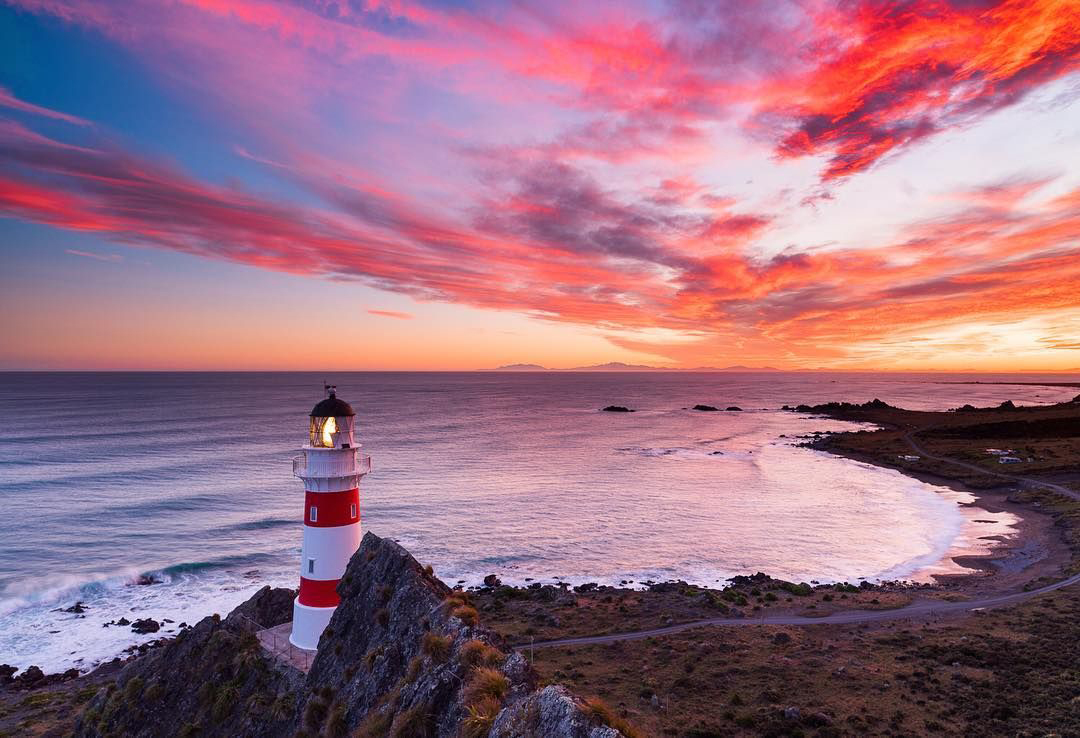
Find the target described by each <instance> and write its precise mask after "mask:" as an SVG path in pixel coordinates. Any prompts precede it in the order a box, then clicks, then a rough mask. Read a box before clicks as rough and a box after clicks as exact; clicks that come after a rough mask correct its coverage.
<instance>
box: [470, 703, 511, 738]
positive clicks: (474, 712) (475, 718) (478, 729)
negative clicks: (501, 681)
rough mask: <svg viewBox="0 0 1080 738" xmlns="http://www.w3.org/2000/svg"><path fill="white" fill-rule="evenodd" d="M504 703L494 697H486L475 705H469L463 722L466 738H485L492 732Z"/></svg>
mask: <svg viewBox="0 0 1080 738" xmlns="http://www.w3.org/2000/svg"><path fill="white" fill-rule="evenodd" d="M501 709H502V703H501V702H500V701H499V700H497V699H495V698H494V697H485V698H484V699H482V700H480V701H479V702H478V703H476V704H475V705H469V707H468V714H467V715H466V716H465V722H464V724H463V727H464V729H465V730H464V732H465V738H483V737H484V736H486V735H487V734H488V733H489V732H491V726H492V725H494V724H495V718H496V716H497V715H498V714H499V710H501Z"/></svg>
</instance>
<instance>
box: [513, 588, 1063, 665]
mask: <svg viewBox="0 0 1080 738" xmlns="http://www.w3.org/2000/svg"><path fill="white" fill-rule="evenodd" d="M1078 582H1080V574H1075V575H1073V576H1071V577H1069V578H1068V579H1064V580H1062V581H1060V582H1055V583H1054V584H1050V585H1047V586H1045V587H1040V588H1039V589H1033V590H1031V591H1029V592H1013V593H1011V594H1003V595H996V596H994V597H984V598H981V599H977V600H967V601H965V602H920V603H914V604H911V605H908V606H906V607H900V608H897V609H895V610H855V611H845V612H836V613H833V614H831V615H825V616H821V617H806V616H803V615H774V616H764V617H760V618H708V619H705V620H695V621H693V622H689V623H679V624H678V625H669V626H667V627H664V628H652V629H650V630H637V631H631V632H628V633H613V634H610V635H597V636H582V637H579V638H560V639H558V640H554V641H541V642H540V643H522V644H518V645H517V646H515V649H516V650H519V651H523V650H525V649H527V648H556V647H559V646H589V645H597V644H604V643H614V642H616V641H636V640H640V639H642V638H653V637H655V636H665V635H671V634H672V633H681V632H683V631H685V630H690V629H692V628H701V627H705V626H709V625H723V626H747V625H828V624H832V625H851V624H857V623H872V622H880V621H884V620H905V619H907V618H920V617H933V616H935V615H944V614H948V613H957V612H970V611H972V610H982V609H985V608H988V607H998V606H1001V605H1011V604H1013V603H1016V602H1022V601H1024V600H1027V599H1030V598H1031V597H1036V596H1038V595H1040V594H1044V593H1046V592H1053V591H1054V590H1056V589H1061V588H1062V587H1068V586H1071V585H1073V584H1077V583H1078Z"/></svg>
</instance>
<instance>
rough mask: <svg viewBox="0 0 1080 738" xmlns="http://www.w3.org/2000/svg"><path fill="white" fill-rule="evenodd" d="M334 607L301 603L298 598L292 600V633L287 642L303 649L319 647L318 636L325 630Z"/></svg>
mask: <svg viewBox="0 0 1080 738" xmlns="http://www.w3.org/2000/svg"><path fill="white" fill-rule="evenodd" d="M336 609H337V608H335V607H311V606H310V605H301V604H300V598H299V597H297V598H296V599H295V600H293V619H292V634H291V635H290V636H289V643H291V644H293V645H294V646H296V647H297V648H302V649H304V650H305V651H314V650H316V649H317V648H318V647H319V636H321V635H322V632H323V631H324V630H326V626H327V625H329V623H330V618H331V617H332V616H333V614H334V610H336Z"/></svg>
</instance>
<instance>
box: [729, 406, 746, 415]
mask: <svg viewBox="0 0 1080 738" xmlns="http://www.w3.org/2000/svg"><path fill="white" fill-rule="evenodd" d="M727 411H728V412H729V413H741V412H742V411H743V409H742V408H741V407H739V406H738V405H732V406H731V407H729V408H728V409H727Z"/></svg>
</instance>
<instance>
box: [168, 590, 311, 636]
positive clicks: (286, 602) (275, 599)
mask: <svg viewBox="0 0 1080 738" xmlns="http://www.w3.org/2000/svg"><path fill="white" fill-rule="evenodd" d="M295 597H296V590H293V589H284V588H280V587H279V588H277V589H274V588H272V587H270V586H269V585H267V586H265V587H263V588H262V589H260V590H259V591H258V592H256V593H255V594H253V595H252V596H251V598H250V599H248V601H247V602H245V603H243V604H242V605H240V606H238V607H237V608H236V609H235V610H233V611H232V612H231V613H229V616H228V617H227V618H226V620H228V619H229V618H232V619H233V621H234V622H236V621H242V625H246V626H247V628H248V629H249V630H250V629H252V628H257V629H259V630H261V629H263V628H273V627H274V626H275V625H281V624H282V623H288V622H290V621H291V620H292V615H293V598H295ZM165 622H171V621H165ZM185 625H186V624H185V623H181V624H180V627H181V628H183V627H184V626H185Z"/></svg>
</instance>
